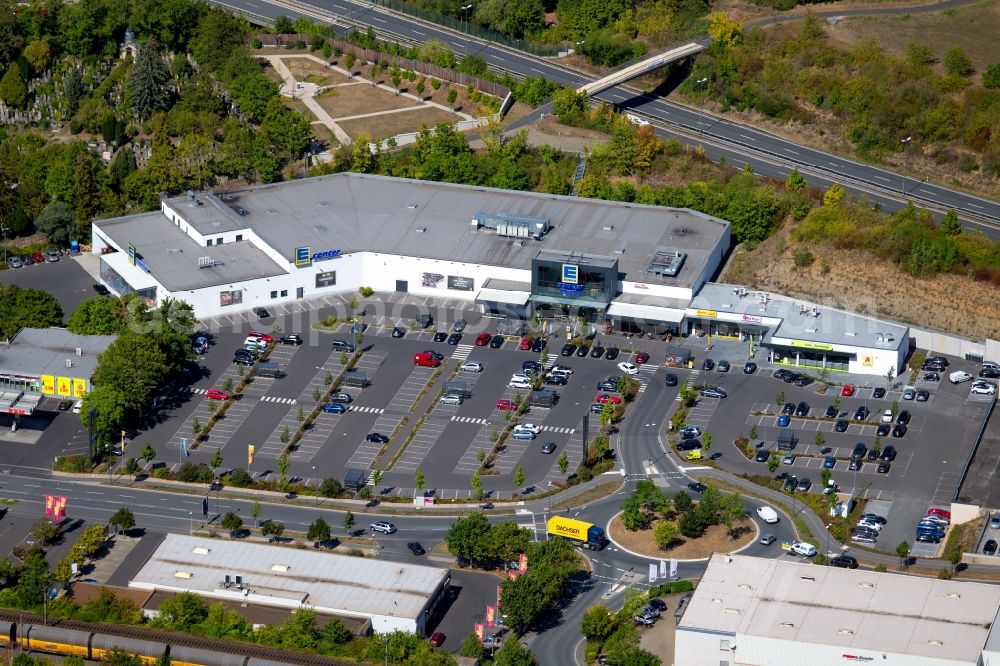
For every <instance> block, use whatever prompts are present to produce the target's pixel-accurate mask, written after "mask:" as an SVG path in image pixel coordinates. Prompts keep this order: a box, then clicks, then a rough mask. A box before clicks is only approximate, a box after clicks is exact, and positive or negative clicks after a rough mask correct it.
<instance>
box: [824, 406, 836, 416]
mask: <svg viewBox="0 0 1000 666" xmlns="http://www.w3.org/2000/svg"><path fill="white" fill-rule="evenodd" d="M837 414H838V412H837V407H836V405H830V406H829V407H827V408H826V411H825V412H823V416H824V417H825V418H828V419H835V418H837Z"/></svg>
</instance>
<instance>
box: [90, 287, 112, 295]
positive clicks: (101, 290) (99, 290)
mask: <svg viewBox="0 0 1000 666" xmlns="http://www.w3.org/2000/svg"><path fill="white" fill-rule="evenodd" d="M94 291H96V292H97V293H98V294H100V295H101V296H109V295H111V292H110V291H108V288H107V287H105V286H104V285H103V284H95V285H94Z"/></svg>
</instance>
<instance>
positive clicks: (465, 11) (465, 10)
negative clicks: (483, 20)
mask: <svg viewBox="0 0 1000 666" xmlns="http://www.w3.org/2000/svg"><path fill="white" fill-rule="evenodd" d="M461 9H462V15H463V16H464V17H465V55H466V56H468V55H469V10H470V9H472V3H471V2H470V3H469V4H467V5H465V6H464V7H462V8H461Z"/></svg>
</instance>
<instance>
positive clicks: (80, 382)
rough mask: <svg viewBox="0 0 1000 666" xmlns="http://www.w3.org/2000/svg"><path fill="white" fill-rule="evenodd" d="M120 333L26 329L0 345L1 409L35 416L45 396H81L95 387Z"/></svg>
mask: <svg viewBox="0 0 1000 666" xmlns="http://www.w3.org/2000/svg"><path fill="white" fill-rule="evenodd" d="M115 337H116V336H114V335H77V334H75V333H71V332H69V331H68V330H66V329H65V328H23V329H21V330H20V331H19V332H18V333H17V335H15V336H14V337H13V338H12V339H11V340H9V341H7V342H4V343H0V412H6V413H10V414H16V415H18V416H30V415H31V413H32V412H33V411H34V410H35V408H37V407H38V405H39V403H40V402H41V401H42V399H43V398H45V397H53V398H72V399H80V398H82V397H83V396H84V395H85V394H86V393H87V392H88V391H90V388H91V384H90V378H91V376H92V375H93V374H94V370H95V369H96V368H97V355H98V354H102V353H104V350H106V349H107V348H108V345H110V344H111V343H112V342H114V341H115Z"/></svg>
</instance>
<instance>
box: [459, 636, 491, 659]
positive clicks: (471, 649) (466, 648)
mask: <svg viewBox="0 0 1000 666" xmlns="http://www.w3.org/2000/svg"><path fill="white" fill-rule="evenodd" d="M458 653H459V654H460V655H462V656H463V657H469V658H470V659H479V660H482V658H483V656H484V655H485V654H486V650H485V649H484V648H483V644H482V643H481V642H480V640H479V636H477V635H476V634H475V633H471V634H469V635H468V636H466V637H465V640H464V641H462V647H461V648H460V649H459V651H458Z"/></svg>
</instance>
